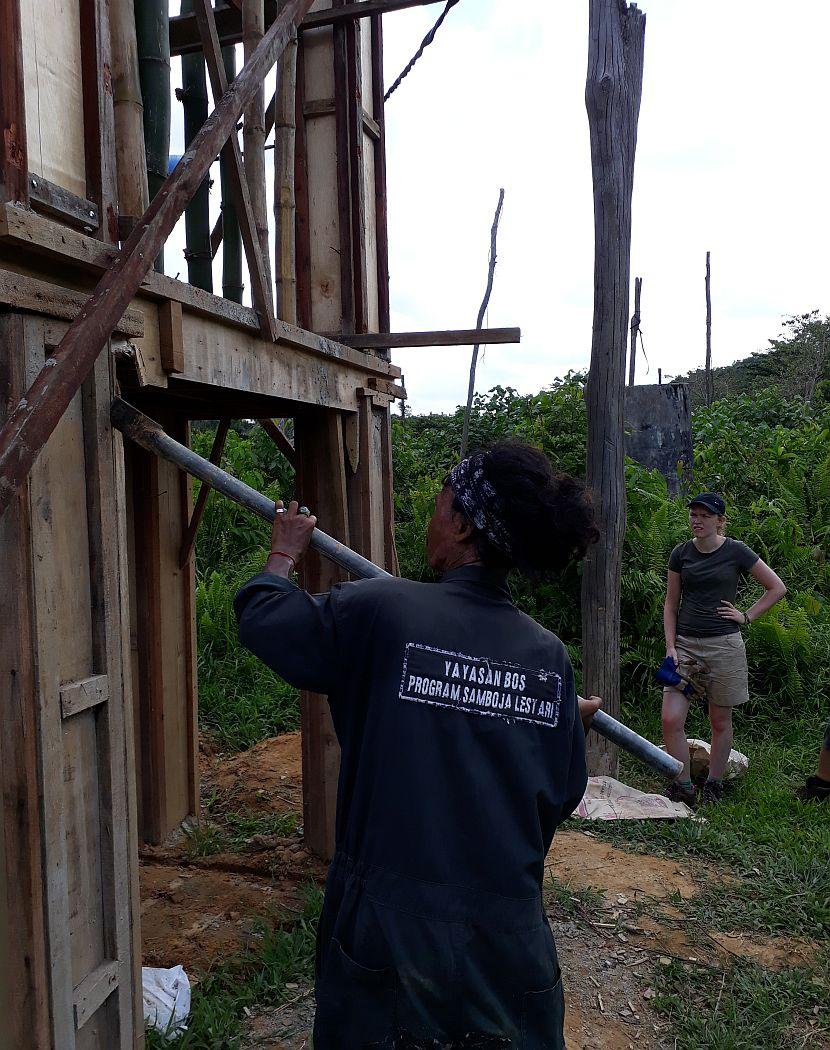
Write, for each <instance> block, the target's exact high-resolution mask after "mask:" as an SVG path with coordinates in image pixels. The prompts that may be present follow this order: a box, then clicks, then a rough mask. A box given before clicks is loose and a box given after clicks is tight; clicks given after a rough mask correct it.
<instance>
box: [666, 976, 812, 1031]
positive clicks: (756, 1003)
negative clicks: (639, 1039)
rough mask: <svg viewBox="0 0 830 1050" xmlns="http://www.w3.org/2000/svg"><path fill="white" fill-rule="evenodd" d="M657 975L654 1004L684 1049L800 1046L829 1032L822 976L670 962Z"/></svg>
mask: <svg viewBox="0 0 830 1050" xmlns="http://www.w3.org/2000/svg"><path fill="white" fill-rule="evenodd" d="M661 978H662V979H661V982H660V984H661V989H660V993H659V995H658V997H657V998H656V999H655V1001H654V1004H655V1006H656V1008H657V1009H658V1010H659V1011H660V1013H662V1014H663V1015H664V1016H665V1017H667V1018H668V1019H669V1021H670V1022H671V1024H672V1028H673V1029H674V1030H675V1032H677V1033H679V1034H681V1036H680V1037H681V1038H682V1045H683V1046H684V1047H687V1048H689V1050H804V1048H805V1047H809V1046H816V1045H823V1044H819V1043H818V1040H820V1039H821V1037H822V1035H826V1034H827V1033H828V1031H830V1011H828V996H830V983H828V980H827V977H826V975H825V976H820V975H819V974H817V973H813V972H811V971H808V970H802V969H795V970H786V971H784V972H781V973H771V972H770V971H769V970H764V969H762V968H761V967H759V966H757V965H756V964H754V963H750V962H747V961H746V960H742V961H741V962H740V963H736V964H735V965H733V966H731V967H730V968H729V969H728V970H725V971H722V972H718V971H714V970H712V969H710V968H708V967H707V968H702V967H699V966H694V965H691V964H689V965H685V964H682V963H678V962H676V961H672V962H671V964H670V965H669V966H667V967H665V968H664V969H663V971H662V973H661Z"/></svg>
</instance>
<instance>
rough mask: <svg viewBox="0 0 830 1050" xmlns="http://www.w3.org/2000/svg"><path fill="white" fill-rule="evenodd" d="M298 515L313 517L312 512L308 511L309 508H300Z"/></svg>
mask: <svg viewBox="0 0 830 1050" xmlns="http://www.w3.org/2000/svg"><path fill="white" fill-rule="evenodd" d="M297 513H298V514H305V516H306V517H307V518H308V517H309V516H310V515H311V511H310V510H309V509H308V507H300V509H299V510H298V511H297Z"/></svg>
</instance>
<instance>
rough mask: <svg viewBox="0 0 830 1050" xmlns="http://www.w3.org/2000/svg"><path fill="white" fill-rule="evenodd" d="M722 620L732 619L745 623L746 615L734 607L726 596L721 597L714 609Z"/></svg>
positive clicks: (735, 621)
mask: <svg viewBox="0 0 830 1050" xmlns="http://www.w3.org/2000/svg"><path fill="white" fill-rule="evenodd" d="M715 611H716V612H717V614H718V616H720V618H721V619H722V620H732V621H733V623H746V617H745V616H744V614H743V613H742V612H741V610H740V609H736V608H735V606H734V605H733V604H732V602H728V601H727V600H726V598H722V599H721V603H720V605H719V606H718V607H717V609H716V610H715Z"/></svg>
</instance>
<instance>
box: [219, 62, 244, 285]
mask: <svg viewBox="0 0 830 1050" xmlns="http://www.w3.org/2000/svg"><path fill="white" fill-rule="evenodd" d="M222 60H223V62H224V63H225V75H226V76H227V78H228V84H232V83H233V81H234V78H235V77H236V49H235V48H234V46H233V45H231V47H223V48H222ZM231 134H232V135H235V134H236V128H234V130H233V131H232V132H231ZM229 163H230V161H229V160H228V158H227V157H226V156H225V155H223V156H221V157H220V158H219V185H220V186H221V190H222V295H223V296H224V297H225V298H226V299H232V300H233V302H235V303H241V302H242V292H243V290H244V289H243V284H242V235H241V234H240V232H239V218H238V216H237V214H236V206H235V205H234V202H233V195H232V193H231V186H230V175H229V174H228V164H229Z"/></svg>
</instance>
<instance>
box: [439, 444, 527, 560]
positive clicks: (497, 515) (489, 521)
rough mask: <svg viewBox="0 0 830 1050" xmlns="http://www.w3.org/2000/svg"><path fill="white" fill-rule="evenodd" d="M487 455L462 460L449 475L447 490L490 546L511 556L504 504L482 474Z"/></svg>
mask: <svg viewBox="0 0 830 1050" xmlns="http://www.w3.org/2000/svg"><path fill="white" fill-rule="evenodd" d="M485 457H486V453H483V452H480V453H478V455H475V456H470V457H469V458H468V459H462V461H461V462H460V463H459V464H458V466H457V467H453V469H452V470H451V471H450V473H449V483H450V488H451V489H452V491H453V494H454V496H455V498H456V499H457V500H458V502H459V503H460V504H461V506H462V507H463V508H464V513H465V514H466V515H467V517H468V518H469V519H470V522H471V523H472V524H473V525H474V526H475V527H476V528H477V529H478V531H479V532H481V533H483V534H484V535H485V536H486V537H487V539H488V540H489V541H490V543H491V544H492V545H493V546H494V547H495V548H496V549H497V550H500V551H501V552H502V554H506V555H508V556H510V555H512V553H513V551H512V546H511V543H510V533H509V532H508V531H507V526H506V525H505V523H504V504H503V502H502V499H501V496H499V494H498V492H496V490H495V489H494V488H493V486H492V485H491V484H490V482H489V481H488V480H487V478H486V476H485V474H484V461H485Z"/></svg>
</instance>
